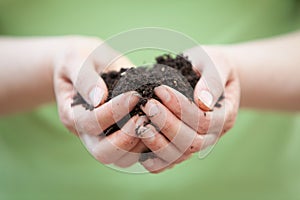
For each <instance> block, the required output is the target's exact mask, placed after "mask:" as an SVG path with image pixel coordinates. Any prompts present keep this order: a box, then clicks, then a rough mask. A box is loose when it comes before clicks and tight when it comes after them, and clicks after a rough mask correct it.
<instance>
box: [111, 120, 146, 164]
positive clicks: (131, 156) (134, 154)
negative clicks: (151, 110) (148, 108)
mask: <svg viewBox="0 0 300 200" xmlns="http://www.w3.org/2000/svg"><path fill="white" fill-rule="evenodd" d="M147 121H148V119H147V118H146V117H145V116H139V118H138V120H137V122H136V129H135V133H136V130H137V128H138V127H141V126H142V125H143V124H144V123H145V122H147ZM147 149H148V148H147V147H146V146H145V144H144V143H143V142H142V141H141V140H140V141H139V142H138V143H137V145H136V146H135V147H133V148H132V149H131V150H130V152H128V153H126V154H125V155H123V156H122V157H121V158H120V159H119V160H117V161H116V162H115V163H114V164H115V165H116V166H119V167H122V168H126V167H130V166H131V165H133V164H134V163H137V162H138V161H139V158H140V155H141V153H142V152H144V151H146V150H147Z"/></svg>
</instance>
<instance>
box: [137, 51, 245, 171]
mask: <svg viewBox="0 0 300 200" xmlns="http://www.w3.org/2000/svg"><path fill="white" fill-rule="evenodd" d="M205 50H206V53H207V54H208V56H209V57H207V55H205V54H204V53H203V50H202V48H201V47H195V48H192V49H189V50H187V51H186V52H185V53H184V55H185V56H188V59H189V60H190V61H191V62H192V64H193V67H194V70H195V71H196V72H197V73H200V74H201V75H202V76H201V78H200V80H199V81H198V83H197V85H196V87H195V90H194V101H195V103H194V102H191V101H190V100H188V99H187V98H186V97H185V96H184V95H183V94H181V93H179V92H178V91H176V90H174V89H172V88H170V87H168V86H159V87H157V88H155V94H156V95H157V96H158V97H159V98H160V99H161V103H160V102H158V101H157V100H155V99H151V100H149V101H148V102H147V104H146V105H145V106H144V107H142V110H143V111H144V112H145V114H146V115H147V117H148V118H149V119H151V122H152V123H153V124H154V125H155V126H156V129H158V130H160V133H159V132H158V131H157V130H156V129H155V128H154V126H152V125H151V124H148V125H146V127H145V128H146V130H145V131H144V132H143V133H142V134H141V135H140V138H141V139H142V141H143V143H144V144H145V145H146V146H147V147H148V148H149V149H150V150H151V151H152V152H153V153H154V154H155V156H154V158H149V159H147V160H146V161H144V162H142V165H143V166H144V167H145V168H146V169H147V170H148V171H150V172H152V173H158V172H161V171H163V170H165V169H167V168H171V167H173V166H174V165H175V164H178V163H180V162H182V161H184V160H186V159H187V158H189V157H190V156H191V155H192V154H193V153H195V152H198V151H200V150H202V149H204V148H206V147H207V146H208V145H212V144H214V143H215V142H216V141H217V139H218V138H219V137H220V136H221V135H223V134H224V133H225V132H227V131H228V130H229V129H231V128H232V126H233V124H234V122H235V119H236V115H237V112H238V107H239V101H240V84H239V80H238V75H237V72H236V70H235V68H234V65H233V63H231V62H230V61H229V58H228V57H227V56H226V54H225V53H223V51H222V50H221V48H218V47H206V48H205ZM210 59H211V60H210ZM222 94H223V95H224V97H225V98H224V99H223V100H221V101H220V102H218V99H219V98H220V97H221V96H222ZM217 102H218V104H220V105H221V107H219V106H218V107H215V104H216V103H217Z"/></svg>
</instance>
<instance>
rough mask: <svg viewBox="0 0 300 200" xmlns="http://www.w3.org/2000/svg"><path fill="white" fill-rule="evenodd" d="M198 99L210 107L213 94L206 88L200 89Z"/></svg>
mask: <svg viewBox="0 0 300 200" xmlns="http://www.w3.org/2000/svg"><path fill="white" fill-rule="evenodd" d="M198 99H199V100H200V101H201V102H202V103H203V104H204V105H205V106H206V107H207V108H209V109H211V108H212V103H213V96H212V94H211V93H210V92H209V91H207V90H202V91H201V92H200V93H199V95H198Z"/></svg>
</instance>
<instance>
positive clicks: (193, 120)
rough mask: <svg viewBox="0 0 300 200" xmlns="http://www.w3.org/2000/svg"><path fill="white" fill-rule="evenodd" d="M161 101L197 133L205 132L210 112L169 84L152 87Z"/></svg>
mask: <svg viewBox="0 0 300 200" xmlns="http://www.w3.org/2000/svg"><path fill="white" fill-rule="evenodd" d="M154 92H155V94H156V95H157V96H158V97H159V99H160V100H161V101H162V103H163V104H164V105H165V106H166V107H167V108H168V109H169V110H170V111H171V112H172V113H173V114H174V115H175V116H176V117H177V118H179V119H181V120H182V121H183V122H184V123H185V124H187V125H188V126H189V127H191V128H192V129H194V130H196V131H197V132H198V133H199V134H205V133H207V130H208V128H209V124H210V119H211V113H210V112H204V111H202V110H201V109H199V107H198V106H197V105H196V104H194V102H192V101H190V100H189V99H188V98H187V97H186V96H184V95H183V94H181V93H180V92H178V91H177V90H174V89H173V88H171V87H169V86H165V85H162V86H159V87H156V88H155V89H154Z"/></svg>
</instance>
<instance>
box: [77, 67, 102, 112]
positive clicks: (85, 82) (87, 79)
mask: <svg viewBox="0 0 300 200" xmlns="http://www.w3.org/2000/svg"><path fill="white" fill-rule="evenodd" d="M73 83H74V87H75V89H76V90H77V92H78V93H79V94H80V95H81V96H82V98H83V99H84V100H85V101H86V102H87V103H88V104H90V105H92V106H94V107H97V106H99V105H100V104H102V103H104V101H105V99H106V98H107V95H108V92H107V87H106V84H105V82H104V81H103V79H102V78H101V77H100V75H99V74H98V73H97V72H96V70H95V68H94V67H83V68H82V69H81V70H80V71H79V72H78V75H77V78H76V80H73Z"/></svg>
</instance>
